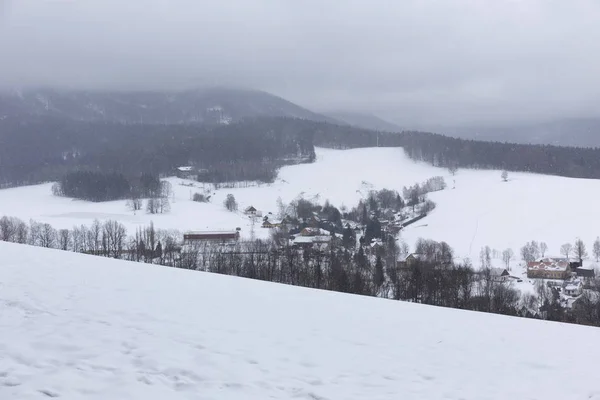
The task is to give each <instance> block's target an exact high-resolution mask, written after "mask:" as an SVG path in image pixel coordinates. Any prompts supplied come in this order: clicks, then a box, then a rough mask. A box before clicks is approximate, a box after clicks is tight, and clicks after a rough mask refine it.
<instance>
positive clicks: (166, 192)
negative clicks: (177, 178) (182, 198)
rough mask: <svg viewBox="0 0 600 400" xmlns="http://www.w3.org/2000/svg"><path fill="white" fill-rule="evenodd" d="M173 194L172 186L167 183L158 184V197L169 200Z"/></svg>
mask: <svg viewBox="0 0 600 400" xmlns="http://www.w3.org/2000/svg"><path fill="white" fill-rule="evenodd" d="M172 194H173V185H171V182H169V181H161V182H160V197H166V198H169V197H171V195H172Z"/></svg>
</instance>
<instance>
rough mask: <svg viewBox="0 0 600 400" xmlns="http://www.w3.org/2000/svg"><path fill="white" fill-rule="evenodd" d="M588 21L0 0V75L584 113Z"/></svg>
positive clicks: (258, 0)
mask: <svg viewBox="0 0 600 400" xmlns="http://www.w3.org/2000/svg"><path fill="white" fill-rule="evenodd" d="M599 21H600V1H598V0H580V1H577V0H572V1H565V0H470V1H469V0H438V1H434V0H421V1H417V0H388V1H384V0H360V1H359V0H215V1H212V0H12V1H11V0H0V86H4V87H16V86H26V85H34V86H36V85H45V86H48V85H49V86H58V87H62V86H68V87H71V88H89V89H92V88H93V89H96V88H98V89H114V88H123V89H163V88H165V89H181V88H192V87H196V86H200V85H212V84H218V85H228V86H244V87H252V88H256V89H262V90H266V91H269V92H272V93H275V94H277V95H280V96H282V97H285V98H287V99H289V100H291V101H294V102H297V103H299V104H301V105H303V106H305V107H308V108H312V109H314V110H316V111H323V110H363V111H367V112H373V113H376V114H378V115H380V116H382V117H386V118H388V119H391V120H394V121H396V122H399V123H402V124H418V123H423V124H436V123H440V124H454V123H468V122H477V121H500V122H504V121H513V120H534V119H546V118H555V117H560V116H588V115H589V116H592V115H597V113H598V109H600V107H599V106H600V23H599ZM594 113H596V114H594Z"/></svg>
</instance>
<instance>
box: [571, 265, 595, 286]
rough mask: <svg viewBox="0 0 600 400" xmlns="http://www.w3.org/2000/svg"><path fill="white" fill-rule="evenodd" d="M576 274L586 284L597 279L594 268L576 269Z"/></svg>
mask: <svg viewBox="0 0 600 400" xmlns="http://www.w3.org/2000/svg"><path fill="white" fill-rule="evenodd" d="M575 274H576V275H577V277H578V278H581V279H583V280H584V281H585V282H588V283H589V282H591V281H593V280H594V279H595V278H596V271H595V269H594V267H579V268H575Z"/></svg>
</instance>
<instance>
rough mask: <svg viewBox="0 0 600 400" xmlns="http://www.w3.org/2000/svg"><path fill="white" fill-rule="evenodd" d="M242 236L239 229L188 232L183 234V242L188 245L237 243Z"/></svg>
mask: <svg viewBox="0 0 600 400" xmlns="http://www.w3.org/2000/svg"><path fill="white" fill-rule="evenodd" d="M239 238H240V232H239V230H234V231H198V232H186V233H185V234H184V235H183V242H184V244H186V245H190V244H195V243H207V242H209V243H221V244H227V243H235V242H237V241H238V240H239Z"/></svg>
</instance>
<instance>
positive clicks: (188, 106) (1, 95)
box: [0, 88, 334, 124]
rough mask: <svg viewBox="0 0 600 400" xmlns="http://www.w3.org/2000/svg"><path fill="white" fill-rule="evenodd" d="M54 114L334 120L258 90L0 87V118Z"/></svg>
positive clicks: (162, 120)
mask: <svg viewBox="0 0 600 400" xmlns="http://www.w3.org/2000/svg"><path fill="white" fill-rule="evenodd" d="M11 116H54V117H60V118H67V119H73V120H78V121H102V122H119V123H127V124H182V123H185V124H190V123H193V124H228V123H231V122H234V121H239V120H241V119H243V118H247V117H260V116H267V117H292V118H302V119H311V120H315V121H328V122H334V120H333V119H332V118H329V117H326V116H323V115H321V114H318V113H315V112H312V111H310V110H307V109H305V108H303V107H300V106H298V105H296V104H294V103H291V102H289V101H287V100H284V99H282V98H281V97H278V96H275V95H272V94H269V93H266V92H263V91H258V90H244V89H232V88H206V89H197V90H187V91H180V92H158V91H155V92H151V91H145V92H141V91H140V92H116V91H114V92H108V91H83V90H79V91H75V90H72V91H67V90H53V89H43V90H24V91H12V92H0V118H6V117H11Z"/></svg>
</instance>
